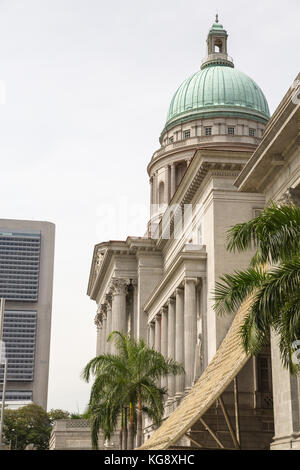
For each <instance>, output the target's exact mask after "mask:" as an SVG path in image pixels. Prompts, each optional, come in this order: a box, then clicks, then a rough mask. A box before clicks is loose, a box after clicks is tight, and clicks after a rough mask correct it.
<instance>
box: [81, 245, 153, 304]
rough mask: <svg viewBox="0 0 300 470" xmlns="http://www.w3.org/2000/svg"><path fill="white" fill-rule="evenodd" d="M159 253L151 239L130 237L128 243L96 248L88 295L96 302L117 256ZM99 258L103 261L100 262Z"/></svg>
mask: <svg viewBox="0 0 300 470" xmlns="http://www.w3.org/2000/svg"><path fill="white" fill-rule="evenodd" d="M155 251H157V247H156V242H155V240H152V239H150V238H144V237H128V238H127V239H126V241H115V240H112V241H109V242H103V243H99V244H97V245H96V246H95V247H94V253H93V259H92V265H91V270H90V277H89V284H88V290H87V295H89V296H90V297H91V299H93V300H95V299H96V296H97V293H98V291H99V287H100V285H101V283H102V282H103V280H104V277H105V275H106V272H107V270H108V267H109V265H110V262H111V260H112V258H113V257H114V256H116V255H125V256H128V255H132V256H136V255H138V254H139V253H149V252H155ZM99 257H100V258H101V261H99ZM97 266H98V267H97Z"/></svg>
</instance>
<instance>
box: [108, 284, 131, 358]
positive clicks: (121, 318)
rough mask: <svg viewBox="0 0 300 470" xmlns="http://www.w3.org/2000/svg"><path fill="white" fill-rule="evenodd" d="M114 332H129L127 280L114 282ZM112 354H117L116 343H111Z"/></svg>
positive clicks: (112, 285)
mask: <svg viewBox="0 0 300 470" xmlns="http://www.w3.org/2000/svg"><path fill="white" fill-rule="evenodd" d="M111 287H112V310H111V311H112V331H120V332H121V333H125V334H126V332H127V316H126V294H127V282H126V280H125V279H113V280H112V284H111ZM110 348H111V354H116V353H117V351H116V347H115V344H114V342H111V346H110Z"/></svg>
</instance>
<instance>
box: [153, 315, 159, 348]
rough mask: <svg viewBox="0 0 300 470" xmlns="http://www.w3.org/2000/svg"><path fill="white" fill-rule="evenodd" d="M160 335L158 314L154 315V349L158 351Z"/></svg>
mask: <svg viewBox="0 0 300 470" xmlns="http://www.w3.org/2000/svg"><path fill="white" fill-rule="evenodd" d="M160 337H161V327H160V315H156V317H155V338H154V349H155V350H156V351H158V352H160Z"/></svg>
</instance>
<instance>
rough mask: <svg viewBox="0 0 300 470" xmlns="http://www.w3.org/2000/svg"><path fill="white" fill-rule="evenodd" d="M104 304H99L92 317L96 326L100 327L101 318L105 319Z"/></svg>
mask: <svg viewBox="0 0 300 470" xmlns="http://www.w3.org/2000/svg"><path fill="white" fill-rule="evenodd" d="M106 310H107V309H106V304H100V305H99V307H98V309H97V313H96V316H95V319H94V323H95V325H96V326H97V328H102V324H103V320H106Z"/></svg>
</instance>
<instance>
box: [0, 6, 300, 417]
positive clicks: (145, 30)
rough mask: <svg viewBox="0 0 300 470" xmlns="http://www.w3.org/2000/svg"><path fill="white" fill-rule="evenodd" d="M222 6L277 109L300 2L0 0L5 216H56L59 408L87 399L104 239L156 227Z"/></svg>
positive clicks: (244, 57)
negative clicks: (151, 172)
mask: <svg viewBox="0 0 300 470" xmlns="http://www.w3.org/2000/svg"><path fill="white" fill-rule="evenodd" d="M217 11H218V13H219V18H220V22H221V23H222V24H223V26H224V27H225V29H227V31H228V33H229V38H228V53H229V55H231V56H232V57H233V58H234V63H235V66H236V67H237V68H238V69H240V70H242V71H243V72H244V73H246V74H248V75H250V76H251V77H252V78H253V79H254V80H255V81H256V82H257V83H258V84H259V86H260V87H261V88H262V90H263V91H264V93H265V95H266V98H267V100H268V102H269V106H270V110H271V112H273V111H274V110H275V108H276V106H277V105H278V104H279V102H280V101H281V99H282V98H283V96H284V94H285V92H286V91H287V89H288V88H289V86H290V85H291V84H292V82H293V81H294V79H295V77H296V75H297V73H298V72H299V51H298V45H299V43H300V31H299V25H298V20H299V17H300V2H299V0H285V1H284V2H283V1H282V0H280V1H279V0H260V1H251V2H249V0H247V1H245V0H226V2H225V1H222V2H221V1H220V0H214V1H213V2H206V1H203V0H197V1H196V0H185V1H184V2H183V1H182V0H180V1H179V0H151V2H149V1H146V0H126V1H124V0H123V1H121V0H110V1H109V2H107V1H104V0H0V95H1V96H0V101H1V104H0V158H1V184H0V201H1V205H0V208H1V210H0V218H11V219H28V220H47V221H51V222H54V223H55V224H56V249H55V268H54V294H53V311H52V333H51V359H50V377H49V397H48V409H51V408H63V409H66V410H69V411H75V412H77V411H80V412H82V411H84V409H85V407H86V405H87V403H88V398H89V390H90V385H89V384H85V383H84V382H83V381H82V380H81V378H80V372H81V370H82V368H83V367H84V365H85V364H86V363H87V362H88V360H89V359H91V358H92V357H94V355H95V348H96V327H95V325H94V317H95V313H96V304H95V302H93V301H91V300H90V299H89V298H88V296H87V295H86V290H87V283H88V277H89V270H90V265H91V259H92V253H93V247H94V245H95V244H96V243H99V242H100V241H105V240H108V239H113V240H119V239H125V238H126V237H127V235H136V236H141V235H143V234H144V232H145V229H146V223H147V220H148V206H149V182H148V175H147V171H146V167H147V164H148V163H149V161H150V159H151V156H152V154H153V152H154V151H155V150H157V149H158V148H159V142H158V138H159V135H160V132H161V130H162V128H163V126H164V123H165V119H166V115H167V110H168V106H169V103H170V101H171V98H172V96H173V94H174V93H175V91H176V89H177V88H178V86H179V85H180V84H181V82H182V81H183V80H185V79H186V78H187V77H188V76H189V75H191V74H192V73H194V72H195V71H197V70H198V69H199V67H200V64H201V60H202V59H203V58H204V56H205V55H206V36H207V33H208V30H209V28H210V26H211V24H212V23H213V22H214V18H215V14H216V12H217ZM4 90H5V91H4Z"/></svg>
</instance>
